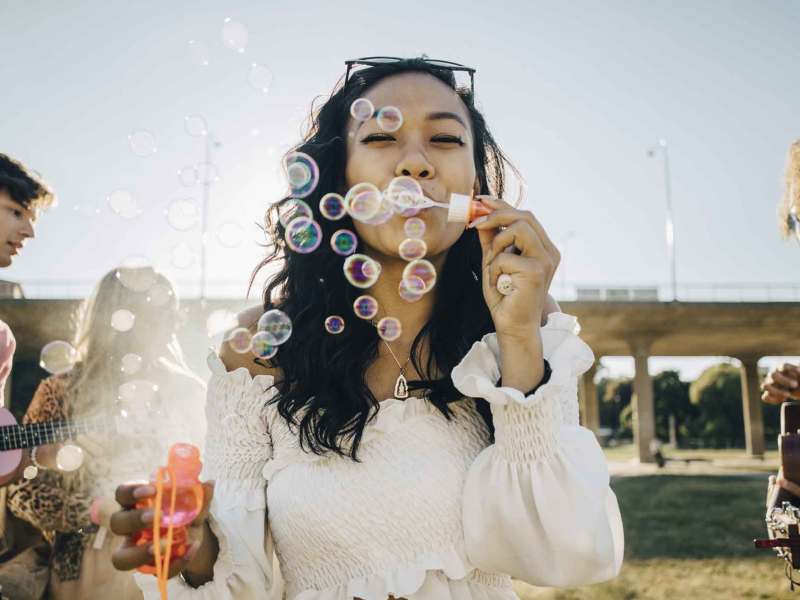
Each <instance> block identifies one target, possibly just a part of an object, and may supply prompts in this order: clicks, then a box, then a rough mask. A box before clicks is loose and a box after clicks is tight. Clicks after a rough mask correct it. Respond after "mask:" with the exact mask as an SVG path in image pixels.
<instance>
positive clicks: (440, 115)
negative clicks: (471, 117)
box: [425, 111, 467, 129]
mask: <svg viewBox="0 0 800 600" xmlns="http://www.w3.org/2000/svg"><path fill="white" fill-rule="evenodd" d="M442 119H453V120H455V121H458V122H459V123H461V126H462V127H463V128H464V129H466V128H467V124H466V123H464V119H462V118H461V117H460V116H459V115H457V114H456V113H454V112H447V111H442V112H434V113H430V114H429V115H428V116H427V117H425V120H426V121H441V120H442Z"/></svg>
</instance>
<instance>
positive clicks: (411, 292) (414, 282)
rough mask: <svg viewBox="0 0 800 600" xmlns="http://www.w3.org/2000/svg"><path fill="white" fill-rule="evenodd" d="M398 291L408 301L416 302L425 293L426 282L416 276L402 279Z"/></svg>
mask: <svg viewBox="0 0 800 600" xmlns="http://www.w3.org/2000/svg"><path fill="white" fill-rule="evenodd" d="M398 293H399V294H400V297H401V298H402V299H403V300H405V301H406V302H416V301H417V300H419V299H420V298H422V296H424V295H425V282H424V281H422V279H420V278H419V277H415V276H411V277H408V278H406V279H401V280H400V285H399V286H398Z"/></svg>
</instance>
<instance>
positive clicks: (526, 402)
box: [111, 57, 624, 600]
mask: <svg viewBox="0 0 800 600" xmlns="http://www.w3.org/2000/svg"><path fill="white" fill-rule="evenodd" d="M351 67H354V70H353V71H352V73H351ZM346 68H347V74H346V75H345V76H343V77H342V80H341V81H340V85H338V86H337V88H336V89H335V91H334V93H333V94H332V95H331V96H330V97H329V98H328V99H327V100H326V101H325V102H324V104H323V105H322V106H320V107H319V108H318V110H315V111H314V115H313V123H312V126H311V130H310V132H309V133H308V135H307V136H306V138H305V140H304V141H303V143H301V144H300V145H299V147H298V148H297V150H298V151H299V152H303V153H306V154H308V155H309V156H310V157H311V158H312V159H313V160H314V161H315V162H316V166H318V168H319V175H320V177H319V181H318V182H317V185H316V187H315V188H314V189H312V190H308V193H307V194H306V195H305V196H304V200H305V202H307V204H308V206H309V210H310V211H312V212H313V218H314V221H315V223H317V224H318V226H319V227H320V229H321V234H320V235H319V236H316V235H315V236H312V237H311V238H309V237H305V236H304V237H303V240H305V241H307V240H309V239H317V238H319V239H323V238H324V240H325V242H324V243H322V245H321V246H319V249H318V250H316V251H314V252H313V253H311V254H306V253H302V252H299V251H298V252H294V251H291V250H289V249H287V247H286V246H285V245H284V244H283V241H284V240H285V239H286V237H285V233H286V227H285V222H284V221H285V217H286V214H285V213H284V212H283V211H284V210H285V209H289V208H290V207H291V206H292V197H291V196H287V197H285V198H283V199H282V200H280V201H279V202H276V203H275V204H274V205H273V206H272V208H271V209H270V210H269V213H268V217H267V227H266V230H267V232H268V236H269V239H270V240H271V241H272V242H273V244H272V245H271V248H272V251H271V252H270V254H269V255H268V257H267V258H266V259H265V261H264V263H262V266H266V265H269V266H273V265H278V266H280V269H278V272H277V274H276V275H275V276H274V277H273V278H271V279H270V280H269V282H268V283H267V285H266V287H265V289H264V291H263V304H262V306H259V307H256V310H254V311H249V312H245V313H243V314H242V315H241V316H240V321H239V322H240V324H241V325H242V326H243V327H246V328H248V330H249V331H250V333H251V334H254V333H255V332H256V331H257V330H258V329H259V328H260V326H259V321H260V319H261V317H262V316H265V317H266V316H267V315H269V317H268V320H270V319H273V318H274V319H276V321H275V322H276V323H277V324H279V325H280V327H279V328H278V329H273V331H280V332H281V340H282V341H283V343H282V344H280V346H279V349H278V351H277V354H274V355H271V356H270V357H269V358H264V357H259V356H256V357H254V356H253V354H251V353H250V351H249V349H247V348H244V349H242V348H241V347H240V346H238V342H236V343H237V346H236V347H234V344H233V343H232V342H233V341H234V340H238V339H240V338H239V336H240V334H241V335H242V337H244V339H245V341H246V339H247V337H246V336H245V335H244V334H242V332H241V330H238V331H237V333H236V337H230V338H226V339H227V340H228V341H226V342H225V343H223V344H222V347H221V348H220V354H219V355H217V353H215V352H211V354H210V355H209V365H210V366H211V370H212V373H213V374H212V377H211V380H210V382H209V395H208V400H207V403H206V411H207V415H208V420H209V423H211V422H212V421H213V422H215V423H217V422H219V423H220V425H221V426H220V427H214V428H211V427H209V436H208V440H207V443H206V453H205V455H204V457H203V462H204V475H203V478H204V479H206V480H207V488H208V489H209V492H210V491H211V490H212V489H213V501H211V502H210V503H209V502H208V499H207V500H206V502H205V508H206V509H207V510H204V512H203V513H202V515H201V516H200V517H198V518H196V519H195V520H194V522H193V524H192V526H191V528H190V530H191V531H190V539H191V541H192V543H193V547H192V550H190V551H189V553H188V554H187V555H186V556H184V557H181V558H178V559H174V560H173V561H172V562H171V569H170V573H169V575H171V579H169V582H168V589H169V594H170V598H172V599H173V600H180V599H189V598H197V599H200V598H204V599H211V598H215V599H220V600H223V599H233V598H236V599H257V598H258V599H275V600H278V599H280V598H283V597H286V598H288V599H293V598H303V599H304V600H322V599H332V598H336V599H340V600H344V599H348V600H349V599H351V598H354V597H357V598H364V599H367V600H378V599H379V600H384V599H386V598H390V597H391V598H395V597H397V598H400V597H408V598H413V599H415V600H456V599H458V600H478V599H480V600H512V599H516V598H517V596H516V594H515V593H514V591H513V589H512V581H511V579H512V577H515V578H517V579H520V580H523V581H526V582H529V583H532V584H533V585H542V586H575V585H586V584H589V583H595V582H600V581H605V580H608V579H611V578H613V577H615V576H616V575H617V574H618V573H619V569H620V567H621V564H622V558H623V545H624V540H623V531H622V521H621V518H620V514H619V508H618V505H617V500H616V497H615V495H614V493H613V491H612V490H611V489H610V487H609V475H608V468H607V464H606V459H605V456H604V454H603V452H602V449H601V448H600V446H599V444H598V442H597V439H596V437H595V436H594V434H593V433H592V432H591V431H589V430H588V429H586V428H583V427H581V426H580V425H579V422H578V403H577V382H578V377H579V376H580V374H581V373H584V372H585V371H586V370H588V369H589V368H590V366H591V365H592V363H593V362H594V356H593V354H592V351H591V350H590V349H589V347H588V346H587V345H586V344H585V343H584V342H583V341H581V339H580V338H579V337H578V335H577V331H578V327H577V322H576V320H575V318H574V317H571V316H569V315H565V314H562V313H560V312H550V307H551V304H552V303H551V302H550V300H549V297H548V290H549V287H550V284H551V282H552V277H553V274H554V272H555V268H556V266H557V264H558V261H559V253H558V250H557V249H556V247H555V245H554V244H553V243H552V240H550V239H549V237H548V235H547V233H546V232H545V230H544V228H543V227H542V226H541V224H540V223H539V222H538V220H537V219H536V217H535V216H534V215H533V214H532V213H531V212H529V211H525V210H521V209H517V208H515V207H513V206H511V205H510V204H509V203H507V202H505V201H504V200H503V199H502V195H503V189H504V183H503V182H504V179H503V177H504V164H505V163H504V155H503V153H502V151H501V150H500V148H499V146H498V145H497V143H496V142H495V140H494V139H493V137H492V135H491V133H490V131H489V129H488V127H487V125H486V122H485V120H484V118H483V116H482V114H481V113H480V111H479V110H478V109H477V108H476V106H475V102H474V94H473V93H474V90H473V88H472V86H471V85H470V87H466V86H465V87H460V86H458V85H457V83H456V79H455V73H456V72H457V70H459V69H460V72H461V73H463V72H464V71H469V73H470V83H472V77H471V76H472V74H473V73H474V69H469V68H468V67H464V65H456V64H455V63H447V62H443V61H432V60H428V59H426V58H425V57H422V58H418V59H385V58H381V57H378V59H376V60H374V61H371V60H368V59H362V60H359V61H349V62H348V63H347V67H346ZM348 75H351V76H350V77H349V78H348V77H347V76H348ZM362 98H363V99H365V100H369V101H370V102H369V107H371V108H369V107H368V111H367V112H368V114H365V115H363V116H364V118H357V116H356V115H359V116H360V115H361V113H360V112H358V111H356V110H354V107H353V104H354V102H355V101H356V100H359V99H362ZM361 104H362V105H363V104H364V102H362V103H361ZM389 107H393V108H392V110H385V111H384V110H383V109H388V108H389ZM397 111H400V112H401V113H402V119H400V118H398V117H397ZM391 114H394V115H395V118H394V119H393V120H390V121H389V122H387V121H386V120H385V119H382V115H385V116H388V115H391ZM351 115H352V117H351ZM376 116H377V118H375V117H376ZM384 125H385V127H384ZM311 171H315V169H309V172H311ZM295 174H297V173H296V172H295ZM300 175H302V173H300ZM396 177H406V178H408V179H414V180H416V182H417V183H418V184H419V186H420V187H421V188H422V190H423V192H424V194H425V196H427V197H428V198H430V199H432V200H434V201H437V202H439V203H445V202H446V201H447V200H449V199H450V198H451V194H453V193H458V194H462V195H467V196H470V197H477V198H478V199H479V200H480V201H481V203H482V204H483V206H484V207H490V208H491V209H493V212H492V213H491V214H490V215H487V216H486V217H485V218H481V219H475V220H473V221H472V222H470V223H469V225H468V226H467V227H465V223H463V222H461V223H459V222H449V221H448V220H447V211H446V210H443V209H442V208H441V207H436V208H430V209H425V210H422V211H421V212H419V213H418V214H419V218H420V219H421V220H422V221H423V222H424V224H425V231H424V234H423V238H424V240H423V241H425V243H426V248H427V253H426V259H427V260H429V261H430V263H431V264H432V265H434V267H435V269H436V272H437V273H438V278H437V279H436V285H435V286H433V284H432V283H430V286H431V287H430V293H427V294H424V295H423V296H422V297H420V298H416V299H415V300H416V301H415V302H408V301H406V300H405V299H403V298H401V297H400V296H399V295H398V284H399V283H400V281H401V279H402V273H403V272H404V271H405V269H406V266H407V265H408V264H409V263H408V262H407V260H406V259H405V258H403V256H402V254H401V253H400V252H399V250H398V248H399V245H400V244H401V242H402V241H403V240H404V239H405V238H406V237H407V235H406V232H405V218H404V217H403V216H402V215H400V214H397V213H396V212H395V213H392V214H389V215H388V218H387V220H383V221H382V222H381V223H380V224H378V223H375V222H373V223H367V222H364V221H359V220H357V219H353V218H351V217H352V214H350V215H348V214H346V213H341V217H342V218H341V220H336V221H333V220H331V219H327V218H326V217H325V215H324V214H323V213H322V211H321V209H320V201H321V200H322V198H323V195H326V194H328V193H330V192H335V193H338V194H342V195H344V194H345V193H346V192H347V190H348V189H352V187H353V186H354V185H356V184H359V183H368V184H372V185H373V186H375V189H376V190H378V191H380V190H383V189H386V187H387V186H388V184H389V183H390V182H391V181H393V180H394V179H395V178H396ZM408 179H406V180H405V181H408ZM359 197H360V196H359ZM372 197H374V196H372ZM350 207H351V208H352V204H351V205H350ZM351 212H352V211H351ZM298 221H300V219H297V220H296V221H293V222H292V223H291V224H294V223H297V222H298ZM301 222H302V221H301ZM291 224H290V225H291ZM339 228H347V229H349V230H351V231H352V232H355V233H357V235H358V248H359V249H358V251H359V252H360V253H364V254H366V255H367V256H368V257H370V258H372V259H374V260H378V261H379V262H380V265H381V269H380V277H378V278H377V280H375V281H374V282H373V283H372V284H371V285H370V286H369V292H368V293H369V294H370V295H371V296H372V297H373V299H374V300H375V301H376V304H377V312H376V313H371V314H372V316H373V317H374V319H369V318H366V317H364V318H356V317H355V316H353V311H354V308H353V303H354V301H355V300H356V299H357V297H358V296H360V295H361V294H362V293H364V291H363V290H361V289H357V287H356V286H355V285H351V284H350V282H349V281H348V280H346V279H345V276H344V274H343V272H342V256H340V255H339V254H337V253H335V252H334V250H333V249H332V248H331V246H330V244H328V243H327V241H328V240H329V239H330V236H331V234H332V233H333V232H334V231H335V230H337V229H339ZM303 240H301V241H303ZM287 244H288V242H287ZM506 249H508V250H511V251H512V252H505V251H504V250H506ZM365 271H366V270H365ZM503 275H504V276H505V277H506V278H510V279H511V281H512V283H513V286H512V289H507V290H506V292H507V293H506V294H505V295H501V293H500V291H499V290H498V289H497V282H498V279H499V278H500V277H501V276H503ZM273 309H277V310H278V311H279V312H274V310H273ZM267 311H270V312H267ZM262 313H263V315H262ZM330 315H346V316H345V319H346V321H347V324H346V327H344V329H342V330H341V331H340V332H339V333H338V334H337V335H331V334H330V333H328V332H326V329H325V327H324V325H323V324H324V323H325V321H326V317H328V316H330ZM387 315H391V316H392V317H395V318H397V319H398V320H399V321H400V322H401V323H402V331H397V333H398V335H397V336H389V335H384V336H381V335H379V331H378V329H379V327H378V322H377V319H379V318H381V317H386V316H387ZM284 317H285V318H284ZM286 319H288V320H290V321H291V327H292V329H291V335H290V336H286V338H285V339H284V338H283V332H285V331H288V329H286V328H288V322H287V320H286ZM269 327H271V325H269ZM231 333H232V334H233V332H231ZM245 333H246V332H245ZM383 333H384V334H385V332H383ZM387 338H388V339H387ZM406 377H407V378H408V380H406ZM209 480H214V486H213V488H212V487H211V485H210V483H209ZM152 488H153V486H149V485H143V486H133V485H122V486H120V487H119V488H118V489H117V499H118V500H119V501H120V504H121V505H122V506H123V510H120V511H117V512H115V513H114V515H113V516H112V519H111V527H112V529H113V530H114V531H115V532H116V533H118V534H121V535H126V536H135V535H136V534H137V533H138V532H139V531H141V530H142V529H143V528H144V527H147V526H148V525H147V522H148V521H147V518H148V517H150V518H152V515H151V514H150V513H149V512H146V511H143V510H142V509H139V508H136V502H137V500H141V499H143V498H147V497H151V496H152V495H153V494H154V490H153V489H152ZM210 495H211V493H209V494H207V497H208V496H210ZM148 550H149V549H148V548H147V547H145V546H137V545H135V543H134V539H133V538H132V537H129V538H128V539H127V540H126V542H125V544H124V545H123V546H122V547H121V548H120V549H119V550H118V551H117V552H116V553H115V554H114V558H113V559H114V563H115V565H116V566H117V567H118V568H120V569H135V568H137V567H139V566H141V565H145V564H152V562H153V556H152V555H151V554H150V553H149V551H148ZM276 559H277V560H276ZM136 579H137V581H138V582H139V584H140V585H141V586H142V589H143V590H145V593H146V597H147V598H154V599H155V598H159V597H160V594H159V591H158V589H157V582H156V580H155V578H154V577H152V576H148V575H142V574H137V575H136ZM283 583H285V596H284V589H283V585H282V584H283Z"/></svg>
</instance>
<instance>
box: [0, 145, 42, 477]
mask: <svg viewBox="0 0 800 600" xmlns="http://www.w3.org/2000/svg"><path fill="white" fill-rule="evenodd" d="M54 202H55V196H54V195H53V192H52V191H51V190H50V188H49V187H48V186H47V185H46V184H45V183H44V182H43V181H41V180H40V178H39V177H38V176H37V175H36V174H35V173H34V172H33V171H31V170H30V169H28V168H27V167H25V166H24V165H23V164H22V163H20V162H19V161H16V160H14V159H13V158H11V157H10V156H7V155H5V154H0V269H2V268H5V267H9V266H11V264H12V263H13V262H14V259H15V257H16V256H17V255H18V254H19V253H20V252H21V251H22V249H23V247H24V246H25V244H26V243H27V241H28V240H29V239H33V237H34V236H35V224H36V220H37V218H38V217H39V215H40V213H41V212H42V211H44V210H45V209H47V208H49V207H50V206H51V205H53V204H54ZM15 349H16V340H15V339H14V334H13V333H12V332H11V329H10V328H9V326H8V325H7V324H6V323H5V322H3V320H2V319H0V405H2V404H3V399H4V398H5V395H4V391H5V383H6V380H7V379H8V376H9V375H10V374H11V364H12V361H13V357H14V350H15ZM9 480H10V478H8V477H7V478H5V479H3V478H0V485H4V484H5V483H8V481H9Z"/></svg>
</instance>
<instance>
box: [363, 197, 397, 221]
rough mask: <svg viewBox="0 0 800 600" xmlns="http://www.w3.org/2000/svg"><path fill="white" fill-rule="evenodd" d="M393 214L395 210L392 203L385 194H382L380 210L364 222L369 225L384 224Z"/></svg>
mask: <svg viewBox="0 0 800 600" xmlns="http://www.w3.org/2000/svg"><path fill="white" fill-rule="evenodd" d="M393 216H394V210H393V209H392V203H391V202H389V200H388V199H387V198H386V197H385V196H382V197H381V202H380V204H379V205H378V211H377V212H376V213H375V214H374V215H372V216H371V217H370V218H369V219H367V220H365V221H364V223H366V224H367V225H383V224H384V223H386V222H387V221H388V220H389V219H391V218H392V217H393Z"/></svg>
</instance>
